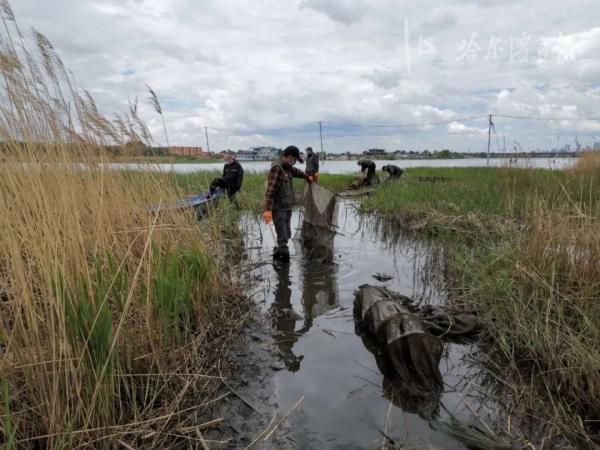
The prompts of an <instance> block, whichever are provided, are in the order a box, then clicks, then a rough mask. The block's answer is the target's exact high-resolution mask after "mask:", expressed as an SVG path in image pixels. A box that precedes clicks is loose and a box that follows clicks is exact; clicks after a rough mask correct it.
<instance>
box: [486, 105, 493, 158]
mask: <svg viewBox="0 0 600 450" xmlns="http://www.w3.org/2000/svg"><path fill="white" fill-rule="evenodd" d="M491 136H492V115H491V114H490V115H489V123H488V151H487V161H486V164H487V165H488V166H489V165H490V139H491Z"/></svg>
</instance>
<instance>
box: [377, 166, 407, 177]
mask: <svg viewBox="0 0 600 450" xmlns="http://www.w3.org/2000/svg"><path fill="white" fill-rule="evenodd" d="M381 170H383V171H384V172H387V173H388V174H389V176H390V179H398V178H400V177H401V176H402V174H403V173H404V171H403V170H402V169H401V168H400V167H398V166H393V165H387V166H383V167H382V168H381Z"/></svg>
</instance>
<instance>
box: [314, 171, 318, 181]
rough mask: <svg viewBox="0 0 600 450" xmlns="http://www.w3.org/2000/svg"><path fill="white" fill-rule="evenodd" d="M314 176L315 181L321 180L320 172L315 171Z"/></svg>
mask: <svg viewBox="0 0 600 450" xmlns="http://www.w3.org/2000/svg"><path fill="white" fill-rule="evenodd" d="M314 178H315V181H319V172H317V173H315V176H314Z"/></svg>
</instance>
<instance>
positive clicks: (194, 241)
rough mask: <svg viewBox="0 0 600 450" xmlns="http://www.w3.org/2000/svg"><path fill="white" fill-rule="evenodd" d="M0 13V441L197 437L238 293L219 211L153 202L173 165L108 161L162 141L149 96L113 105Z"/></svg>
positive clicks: (164, 441) (8, 13)
mask: <svg viewBox="0 0 600 450" xmlns="http://www.w3.org/2000/svg"><path fill="white" fill-rule="evenodd" d="M0 15H1V19H2V30H1V31H0V137H1V138H2V143H1V144H0V152H1V153H0V155H1V158H2V162H1V163H0V229H1V230H2V232H1V233H0V297H1V303H0V317H1V323H0V340H1V352H0V383H1V387H2V400H1V401H0V404H1V406H0V442H2V445H3V446H4V447H5V448H29V447H35V448H41V447H43V448H75V447H77V446H86V445H87V446H91V447H94V448H96V447H100V448H102V447H116V446H122V445H125V446H127V445H133V446H140V447H144V448H152V447H160V448H165V447H168V446H170V445H171V444H172V443H173V442H174V441H175V440H177V439H180V440H186V439H190V440H191V441H194V442H197V441H198V439H199V438H198V436H200V438H201V434H200V428H198V425H200V423H201V420H202V418H201V414H202V412H203V409H202V406H203V405H205V404H207V403H210V402H211V401H212V400H213V393H214V390H215V389H216V385H215V381H214V380H216V379H218V378H219V377H220V374H219V373H216V365H215V352H216V349H217V348H218V349H220V348H221V347H222V346H223V345H224V344H225V343H226V341H227V339H228V333H227V330H228V327H229V326H230V325H231V324H232V322H234V321H235V315H234V314H232V310H234V309H235V308H236V307H237V304H236V302H235V295H236V294H237V292H236V290H235V288H233V287H231V286H230V285H229V284H227V283H226V280H224V279H223V277H222V275H221V274H220V273H219V264H220V261H219V260H218V258H217V257H215V256H213V255H218V254H221V253H222V251H221V250H222V248H221V244H220V242H219V239H218V238H217V237H218V236H219V234H220V232H221V225H220V223H219V222H217V221H208V222H206V223H204V226H203V227H202V228H200V227H198V225H197V223H196V222H195V219H194V217H193V215H191V214H187V213H182V212H170V211H163V212H162V213H161V214H158V215H154V214H151V213H149V212H148V206H149V205H152V204H156V203H160V202H161V201H164V200H165V199H173V198H176V197H177V196H178V195H179V194H180V193H179V192H178V191H177V189H176V187H175V186H174V184H173V181H172V179H170V178H169V177H168V176H166V175H161V174H154V173H136V174H132V173H126V172H119V171H111V170H108V169H107V166H106V165H105V164H104V159H105V156H106V154H108V152H107V150H106V146H108V145H111V146H122V145H123V144H125V143H126V142H131V141H134V142H137V141H143V142H148V143H149V142H150V140H151V136H150V133H149V131H148V129H147V128H146V126H145V125H144V123H143V122H142V121H141V120H140V118H139V114H138V106H137V102H136V101H133V102H130V104H129V108H128V111H127V112H125V113H121V114H117V115H116V116H115V117H114V118H113V119H109V118H107V117H106V116H104V115H103V114H102V113H101V112H100V111H99V110H98V107H97V106H96V103H95V101H94V99H93V98H92V96H91V95H89V93H87V92H86V91H79V90H78V89H77V88H76V87H75V83H74V81H73V79H72V78H71V77H70V76H69V74H68V72H67V70H66V69H65V68H64V66H63V64H62V62H61V61H60V58H59V57H58V55H57V53H56V52H55V50H54V48H53V47H52V45H51V44H50V42H49V41H48V40H47V39H46V38H45V37H44V36H43V35H42V34H41V33H37V32H34V34H33V35H34V40H35V46H34V49H31V48H29V47H28V45H29V44H28V42H29V41H28V39H27V38H26V36H25V35H24V34H23V33H22V32H21V30H20V28H19V27H18V25H17V22H16V20H15V17H14V14H13V12H12V10H11V8H10V5H9V4H8V3H7V2H2V4H1V14H0ZM232 317H233V319H232ZM222 326H223V328H221V327H222ZM188 408H189V409H188ZM182 411H185V412H186V414H182ZM174 428H178V430H179V431H178V432H177V433H172V432H171V431H172V430H173V429H174ZM173 434H175V435H176V437H174V436H173Z"/></svg>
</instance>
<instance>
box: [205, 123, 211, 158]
mask: <svg viewBox="0 0 600 450" xmlns="http://www.w3.org/2000/svg"><path fill="white" fill-rule="evenodd" d="M204 135H205V136H206V151H207V152H208V153H210V144H209V143H208V127H204Z"/></svg>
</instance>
